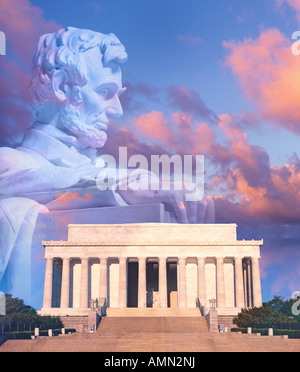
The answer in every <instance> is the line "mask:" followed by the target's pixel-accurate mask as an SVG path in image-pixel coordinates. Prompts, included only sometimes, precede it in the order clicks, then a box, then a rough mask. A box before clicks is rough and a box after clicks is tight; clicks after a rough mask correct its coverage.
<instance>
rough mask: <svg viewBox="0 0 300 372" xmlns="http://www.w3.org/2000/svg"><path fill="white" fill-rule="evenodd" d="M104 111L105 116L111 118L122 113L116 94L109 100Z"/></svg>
mask: <svg viewBox="0 0 300 372" xmlns="http://www.w3.org/2000/svg"><path fill="white" fill-rule="evenodd" d="M105 113H106V115H107V116H109V117H113V118H117V117H120V116H122V115H123V109H122V105H121V102H120V99H119V97H118V96H117V95H116V96H115V97H113V98H112V99H111V100H109V102H108V104H107V107H106V110H105Z"/></svg>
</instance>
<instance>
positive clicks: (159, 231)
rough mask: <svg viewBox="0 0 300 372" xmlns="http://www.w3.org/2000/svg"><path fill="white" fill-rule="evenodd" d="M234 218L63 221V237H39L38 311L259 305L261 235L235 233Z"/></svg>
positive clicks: (223, 311) (226, 309) (225, 309)
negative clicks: (93, 304)
mask: <svg viewBox="0 0 300 372" xmlns="http://www.w3.org/2000/svg"><path fill="white" fill-rule="evenodd" d="M236 229H237V225H236V224H191V225H185V224H174V223H132V224H118V225H114V224H99V225H92V224H89V225H73V224H72V225H69V226H68V241H44V242H43V245H44V247H45V260H46V271H45V285H44V300H43V308H42V310H41V314H43V315H61V316H65V315H70V316H71V315H87V314H88V312H89V308H90V300H101V301H102V302H103V301H105V303H106V306H107V307H108V308H116V309H120V308H122V309H124V308H134V307H135V308H149V307H152V308H196V307H199V308H200V310H201V313H202V314H203V315H204V314H206V313H207V312H208V311H209V307H210V303H211V302H212V301H210V300H215V301H216V308H217V311H218V314H220V315H236V314H237V313H238V312H239V311H240V309H241V308H244V307H254V306H261V305H262V296H261V283H260V272H259V259H260V247H261V246H262V244H263V241H262V240H259V241H255V240H250V241H249V240H237V233H236Z"/></svg>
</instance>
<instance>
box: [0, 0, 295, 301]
mask: <svg viewBox="0 0 300 372" xmlns="http://www.w3.org/2000/svg"><path fill="white" fill-rule="evenodd" d="M65 26H72V27H78V28H87V29H91V30H94V31H99V32H102V33H110V32H112V33H114V34H115V35H116V36H117V37H118V38H119V39H120V40H121V42H122V43H123V44H124V46H125V47H126V51H127V53H128V56H129V58H128V61H127V62H126V64H124V65H123V66H122V73H123V85H124V86H126V87H127V92H126V94H124V95H123V96H122V97H121V100H122V105H123V110H124V115H123V117H122V118H120V119H117V120H115V122H114V125H111V126H110V128H109V132H108V136H109V141H108V144H107V146H106V148H104V149H103V151H107V152H114V151H115V150H116V148H117V147H118V146H122V145H124V141H126V142H127V143H126V145H127V146H128V147H129V149H130V152H131V153H132V154H133V153H139V154H144V155H146V156H149V154H157V153H159V154H160V153H165V152H167V153H169V154H173V153H179V154H192V155H196V154H201V155H202V154H203V155H204V156H205V166H206V180H205V181H206V193H207V194H210V195H213V196H214V198H215V203H216V222H218V223H227V222H233V223H237V225H238V238H239V239H264V245H263V247H262V250H261V257H262V258H261V260H260V265H261V280H262V294H263V301H268V300H270V299H271V298H272V297H273V296H274V295H280V296H283V297H284V298H286V299H288V298H290V297H291V295H292V293H293V292H295V291H297V290H300V229H299V223H300V193H299V186H300V149H299V139H300V55H299V56H298V55H295V54H293V53H292V49H291V48H292V45H293V43H294V41H293V40H292V39H291V36H292V34H293V32H295V31H298V30H300V0H210V1H206V0H76V1H75V0H51V1H45V0H1V3H0V30H1V31H4V32H5V34H6V38H7V54H6V56H0V80H1V84H0V146H12V147H14V146H17V145H18V144H19V143H20V142H21V140H22V137H23V134H24V131H25V130H26V128H27V127H29V126H30V125H31V123H32V120H33V117H32V113H31V111H30V97H29V96H28V90H27V86H28V82H29V79H30V72H31V60H32V56H33V54H34V52H35V48H36V45H37V42H38V39H39V37H40V36H41V35H42V34H44V33H48V32H54V31H56V30H58V29H59V28H61V27H65ZM299 49H300V48H299Z"/></svg>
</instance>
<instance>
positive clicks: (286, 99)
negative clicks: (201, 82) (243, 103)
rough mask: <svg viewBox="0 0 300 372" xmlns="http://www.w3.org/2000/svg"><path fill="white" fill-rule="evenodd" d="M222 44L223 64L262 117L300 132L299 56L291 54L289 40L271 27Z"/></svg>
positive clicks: (294, 131)
mask: <svg viewBox="0 0 300 372" xmlns="http://www.w3.org/2000/svg"><path fill="white" fill-rule="evenodd" d="M224 46H225V48H226V49H227V50H228V51H229V55H228V56H227V58H226V61H225V65H226V66H228V67H230V68H231V69H232V71H233V73H234V75H235V76H236V77H237V78H238V80H239V83H240V85H241V88H242V90H243V92H244V94H245V95H246V97H247V98H248V99H249V100H250V101H251V102H252V103H254V105H255V106H256V107H257V109H258V112H259V114H260V115H261V117H262V118H263V119H265V120H268V121H269V122H270V123H271V124H273V125H274V126H278V127H282V128H285V129H287V130H289V131H291V132H293V133H297V134H300V110H299V102H300V74H299V58H297V57H296V56H294V55H293V54H292V53H291V41H290V40H289V39H287V38H286V37H285V36H284V35H283V34H281V33H280V31H278V30H277V29H271V30H266V31H263V32H262V33H261V34H260V36H259V37H258V38H257V39H255V40H253V39H246V40H244V41H242V42H236V41H229V42H224Z"/></svg>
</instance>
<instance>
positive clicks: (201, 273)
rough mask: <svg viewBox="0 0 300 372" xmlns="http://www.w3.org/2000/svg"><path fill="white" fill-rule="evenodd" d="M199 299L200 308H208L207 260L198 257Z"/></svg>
mask: <svg viewBox="0 0 300 372" xmlns="http://www.w3.org/2000/svg"><path fill="white" fill-rule="evenodd" d="M198 298H199V302H200V306H201V307H202V306H206V280H205V258H204V257H198Z"/></svg>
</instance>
